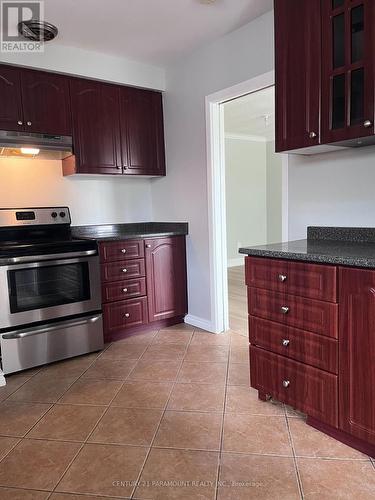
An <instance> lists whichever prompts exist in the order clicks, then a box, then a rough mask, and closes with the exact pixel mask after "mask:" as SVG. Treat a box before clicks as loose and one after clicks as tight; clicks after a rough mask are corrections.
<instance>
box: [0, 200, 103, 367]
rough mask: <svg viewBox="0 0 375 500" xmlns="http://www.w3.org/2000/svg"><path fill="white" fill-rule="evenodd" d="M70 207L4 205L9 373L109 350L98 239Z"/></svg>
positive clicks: (1, 297)
mask: <svg viewBox="0 0 375 500" xmlns="http://www.w3.org/2000/svg"><path fill="white" fill-rule="evenodd" d="M70 222H71V220H70V213H69V209H68V208H67V207H53V208H30V209H28V208H27V209H0V348H1V368H2V371H3V372H4V373H5V374H8V373H12V372H16V371H19V370H24V369H26V368H31V367H33V366H38V365H42V364H45V363H50V362H52V361H57V360H59V359H64V358H69V357H72V356H77V355H80V354H84V353H88V352H92V351H97V350H100V349H102V348H103V327H102V314H101V296H100V268H99V257H98V251H97V246H96V243H95V242H94V241H88V240H79V239H75V238H73V237H72V235H71V230H70Z"/></svg>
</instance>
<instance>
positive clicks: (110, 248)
mask: <svg viewBox="0 0 375 500" xmlns="http://www.w3.org/2000/svg"><path fill="white" fill-rule="evenodd" d="M99 253H100V260H101V262H115V261H117V260H124V259H140V258H142V257H144V243H143V240H124V241H111V242H106V243H100V245H99Z"/></svg>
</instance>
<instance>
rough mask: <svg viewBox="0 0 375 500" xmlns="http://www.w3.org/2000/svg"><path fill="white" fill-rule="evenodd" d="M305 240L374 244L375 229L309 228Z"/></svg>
mask: <svg viewBox="0 0 375 500" xmlns="http://www.w3.org/2000/svg"><path fill="white" fill-rule="evenodd" d="M307 239H308V240H326V241H353V242H360V243H361V242H367V243H375V228H373V227H324V226H309V227H308V228H307Z"/></svg>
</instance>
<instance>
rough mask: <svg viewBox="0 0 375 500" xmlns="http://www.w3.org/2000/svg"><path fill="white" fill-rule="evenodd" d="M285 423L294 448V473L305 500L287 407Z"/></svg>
mask: <svg viewBox="0 0 375 500" xmlns="http://www.w3.org/2000/svg"><path fill="white" fill-rule="evenodd" d="M285 423H286V427H287V430H288V437H289V442H290V446H291V448H292V453H293V463H294V472H295V474H296V478H297V484H298V489H299V493H300V497H301V500H304V498H305V495H304V493H303V485H302V480H301V475H300V472H299V468H298V461H297V455H296V450H295V448H294V441H293V436H292V432H291V430H290V426H289V420H288V416H287V410H286V407H285Z"/></svg>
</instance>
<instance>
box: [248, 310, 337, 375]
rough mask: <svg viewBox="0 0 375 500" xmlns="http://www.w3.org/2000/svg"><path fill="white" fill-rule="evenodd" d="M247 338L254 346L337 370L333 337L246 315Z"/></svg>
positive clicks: (326, 368)
mask: <svg viewBox="0 0 375 500" xmlns="http://www.w3.org/2000/svg"><path fill="white" fill-rule="evenodd" d="M249 339H250V342H251V344H252V345H254V346H258V347H262V348H263V349H266V350H268V351H272V352H274V353H276V354H281V355H282V356H286V357H287V358H292V359H294V360H296V361H300V362H301V363H306V364H308V365H312V366H315V367H316V368H321V369H322V370H326V371H329V372H333V373H337V367H338V346H337V343H338V342H337V340H335V339H331V338H329V337H323V335H316V334H315V333H311V332H307V331H305V330H299V329H297V328H292V327H290V326H287V325H281V324H280V323H275V322H273V321H267V320H264V319H260V318H255V317H253V316H249Z"/></svg>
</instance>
